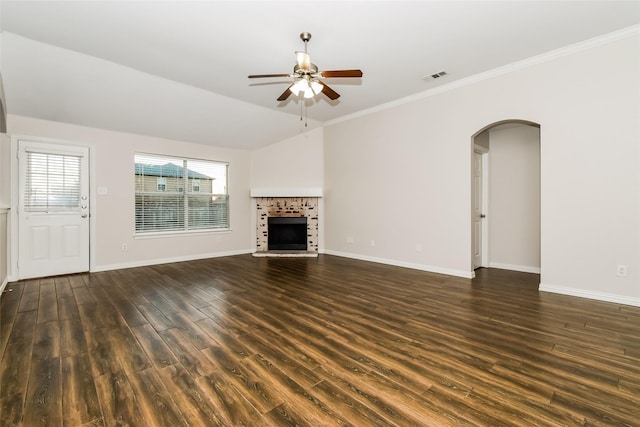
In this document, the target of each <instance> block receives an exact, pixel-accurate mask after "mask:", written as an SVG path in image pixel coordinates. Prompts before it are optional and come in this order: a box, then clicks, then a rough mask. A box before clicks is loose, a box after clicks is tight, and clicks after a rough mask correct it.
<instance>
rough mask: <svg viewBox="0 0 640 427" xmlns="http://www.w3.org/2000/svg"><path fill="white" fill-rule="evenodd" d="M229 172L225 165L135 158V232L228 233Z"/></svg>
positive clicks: (183, 160)
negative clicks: (208, 231)
mask: <svg viewBox="0 0 640 427" xmlns="http://www.w3.org/2000/svg"><path fill="white" fill-rule="evenodd" d="M227 170H228V164H227V163H224V162H213V161H207V160H196V159H185V158H178V157H167V156H160V155H152V154H136V155H135V193H136V200H135V214H136V232H137V233H150V232H166V231H188V230H220V229H228V228H229V195H228V193H227ZM160 183H162V185H160Z"/></svg>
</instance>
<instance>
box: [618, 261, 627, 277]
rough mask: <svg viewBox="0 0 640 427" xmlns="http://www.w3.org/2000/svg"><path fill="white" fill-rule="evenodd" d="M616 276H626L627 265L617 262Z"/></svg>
mask: <svg viewBox="0 0 640 427" xmlns="http://www.w3.org/2000/svg"><path fill="white" fill-rule="evenodd" d="M616 276H618V277H627V266H626V265H620V264H618V266H617V267H616Z"/></svg>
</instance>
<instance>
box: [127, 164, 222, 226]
mask: <svg viewBox="0 0 640 427" xmlns="http://www.w3.org/2000/svg"><path fill="white" fill-rule="evenodd" d="M140 158H147V159H149V160H152V161H153V162H154V163H153V164H155V162H159V163H158V165H161V164H162V163H161V162H163V161H166V163H172V164H173V165H174V166H177V167H178V168H181V169H182V172H181V174H182V176H176V177H175V178H176V183H175V184H176V188H175V189H172V188H170V187H171V186H170V185H169V183H168V182H167V180H166V178H168V177H169V178H170V177H171V176H170V175H168V176H156V178H158V179H159V178H164V179H165V186H164V190H163V191H158V182H157V181H156V185H155V188H154V189H155V190H156V191H152V190H146V191H145V188H144V182H142V184H141V183H140V182H139V180H140V179H143V180H144V177H145V176H154V175H145V174H139V173H138V164H144V163H143V162H142V163H140V162H139V161H138V160H139V159H140ZM176 161H179V162H182V165H183V166H182V167H181V166H178V165H176V163H175V162H176ZM189 162H191V163H192V164H193V163H194V162H196V163H197V162H200V163H210V164H211V165H212V166H213V167H220V166H223V167H224V168H225V172H224V179H225V181H224V185H223V188H224V192H222V193H219V192H214V189H213V181H214V180H215V179H216V178H215V177H213V178H212V180H211V181H212V185H211V190H210V191H209V192H205V193H203V192H202V188H203V185H202V182H201V178H198V179H194V178H193V177H190V175H191V172H192V171H193V172H196V173H198V174H201V175H204V174H202V173H201V172H198V171H196V170H195V169H190V168H189ZM133 163H134V203H133V207H134V230H133V235H134V237H135V238H146V237H154V236H172V235H173V236H175V235H188V234H193V233H197V234H206V233H220V232H229V231H231V197H230V194H229V162H228V161H220V160H210V159H203V158H193V157H184V156H176V155H169V154H155V153H145V152H135V153H134V161H133ZM166 163H165V164H166ZM185 171H186V173H185ZM195 180H198V181H200V186H199V191H196V192H194V191H193V188H192V185H193V184H192V183H193V181H195ZM140 185H142V188H139V186H140ZM152 188H153V187H152ZM185 189H187V190H188V191H184V190H185ZM139 196H152V197H153V196H157V197H158V198H159V199H158V201H159V202H160V201H162V199H166V200H170V199H171V198H174V199H176V198H180V199H181V201H182V206H183V209H184V211H183V212H182V213H181V214H180V213H179V210H178V211H176V212H178V214H179V215H181V221H180V222H181V224H180V226H179V227H175V228H173V229H171V228H170V227H169V228H167V229H164V228H162V226H163V222H162V220H160V221H159V222H158V224H159V227H158V229H156V230H153V229H152V230H145V229H144V227H139V221H138V209H139V207H138V204H139ZM194 196H195V197H197V198H202V197H210V198H211V201H210V202H209V203H211V202H215V201H216V200H220V198H223V200H226V202H225V203H221V205H223V206H224V208H225V209H226V212H223V214H222V215H223V218H226V226H220V227H211V224H209V226H208V227H198V226H197V224H198V221H197V213H194V212H196V211H195V208H194V209H193V210H190V209H189V205H190V202H191V203H192V204H193V202H194V201H195V200H194ZM190 197H191V200H190V199H189V198H190ZM211 208H212V206H208V207H207V209H208V212H211ZM160 209H162V208H160ZM169 212H170V210H169ZM205 216H206V215H205ZM194 219H195V225H194V224H193V223H192V224H189V221H190V220H194ZM223 222H224V220H223Z"/></svg>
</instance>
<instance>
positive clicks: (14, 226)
mask: <svg viewBox="0 0 640 427" xmlns="http://www.w3.org/2000/svg"><path fill="white" fill-rule="evenodd" d="M10 136H11V215H10V221H11V224H10V236H9V241H10V244H9V262H8V273H7V275H8V281H10V282H14V281H17V280H20V279H19V277H20V273H19V268H18V261H19V259H18V255H19V250H18V249H19V247H18V235H19V223H18V203H19V174H20V170H19V161H18V151H19V146H18V142H19V141H20V140H26V141H30V142H36V143H44V144H52V145H58V146H61V147H63V146H68V147H84V148H87V149H88V150H89V248H88V249H89V271H94V270H95V252H96V251H95V247H96V243H95V242H96V238H95V237H96V230H95V217H96V215H95V212H96V192H95V169H96V168H95V157H96V156H95V146H94V145H93V144H88V143H84V142H74V141H67V140H60V139H55V138H46V137H39V136H31V135H25V134H15V135H10Z"/></svg>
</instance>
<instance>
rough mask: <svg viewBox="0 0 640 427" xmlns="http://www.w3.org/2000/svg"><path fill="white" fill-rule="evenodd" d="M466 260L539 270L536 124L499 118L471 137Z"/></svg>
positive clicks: (531, 271) (538, 271) (497, 266)
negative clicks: (469, 224) (468, 241)
mask: <svg viewBox="0 0 640 427" xmlns="http://www.w3.org/2000/svg"><path fill="white" fill-rule="evenodd" d="M471 172H472V174H471V176H472V182H471V185H472V187H471V188H472V191H471V197H472V203H471V206H472V215H471V217H472V221H471V233H472V236H471V241H472V248H471V265H472V268H473V270H474V271H475V269H477V268H480V267H493V268H502V269H506V270H514V271H523V272H529V273H540V125H539V124H538V123H535V122H531V121H526V120H504V121H499V122H495V123H492V124H490V125H488V126H485V127H484V128H482V129H481V130H480V131H478V132H477V133H475V134H474V135H473V136H472V171H471Z"/></svg>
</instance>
